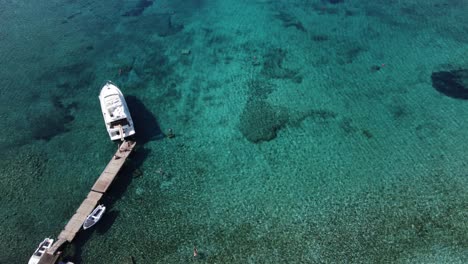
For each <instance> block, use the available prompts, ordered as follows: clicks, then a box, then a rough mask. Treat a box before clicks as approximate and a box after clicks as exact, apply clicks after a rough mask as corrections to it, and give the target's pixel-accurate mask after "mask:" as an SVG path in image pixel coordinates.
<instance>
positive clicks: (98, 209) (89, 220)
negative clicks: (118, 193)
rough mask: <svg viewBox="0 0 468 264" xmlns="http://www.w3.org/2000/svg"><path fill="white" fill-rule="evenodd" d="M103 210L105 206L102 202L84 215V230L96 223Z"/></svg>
mask: <svg viewBox="0 0 468 264" xmlns="http://www.w3.org/2000/svg"><path fill="white" fill-rule="evenodd" d="M105 211H106V207H105V206H104V205H102V204H101V205H98V206H97V207H96V208H94V210H93V212H92V213H91V214H89V215H88V217H86V220H85V221H84V223H83V229H85V230H86V229H88V228H90V227H92V226H93V225H94V224H96V223H97V222H98V221H99V220H100V219H101V217H102V215H103V214H104V212H105Z"/></svg>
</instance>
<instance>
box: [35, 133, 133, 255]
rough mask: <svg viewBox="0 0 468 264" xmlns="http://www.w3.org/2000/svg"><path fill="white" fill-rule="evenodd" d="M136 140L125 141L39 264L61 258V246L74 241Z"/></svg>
mask: <svg viewBox="0 0 468 264" xmlns="http://www.w3.org/2000/svg"><path fill="white" fill-rule="evenodd" d="M135 145H136V142H134V141H123V142H122V144H121V145H120V147H119V149H118V150H117V152H116V153H115V155H114V156H113V157H112V159H111V161H110V162H109V164H107V166H106V168H105V169H104V171H103V172H102V173H101V176H99V178H98V179H97V181H96V182H95V183H94V185H93V187H92V188H91V191H90V192H89V193H88V196H87V197H86V199H85V200H84V201H83V202H82V203H81V205H80V207H78V209H77V210H76V213H75V214H74V215H73V216H72V218H71V219H70V220H69V221H68V223H67V225H66V226H65V228H64V229H63V230H62V232H60V234H59V236H58V239H57V241H56V242H55V243H54V244H53V245H52V247H50V248H49V249H48V250H47V252H46V253H45V254H44V255H43V257H42V258H41V260H40V261H39V263H38V264H54V263H55V262H56V261H57V259H58V258H59V256H60V254H61V252H60V251H58V250H59V248H60V247H61V246H62V245H63V244H65V243H66V242H72V240H73V239H74V238H75V236H76V234H77V233H78V231H80V229H81V226H82V225H83V223H84V221H85V220H86V217H87V216H88V215H89V214H90V213H91V212H92V211H93V210H94V208H95V207H96V206H97V204H98V202H99V200H100V199H101V198H102V196H103V195H104V194H105V192H106V191H107V189H108V188H109V186H110V185H111V183H112V181H113V180H114V178H115V177H116V176H117V174H118V173H119V171H120V169H121V168H122V166H123V164H124V162H125V160H126V159H127V158H128V156H129V155H130V153H131V152H132V150H133V148H134V147H135Z"/></svg>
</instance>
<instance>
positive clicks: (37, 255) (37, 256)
mask: <svg viewBox="0 0 468 264" xmlns="http://www.w3.org/2000/svg"><path fill="white" fill-rule="evenodd" d="M53 243H54V240H53V239H52V238H46V239H44V241H42V242H41V243H40V244H39V246H38V247H37V249H36V251H34V254H33V255H32V256H31V258H30V259H29V262H28V264H37V263H39V261H40V260H41V258H42V256H43V255H44V253H45V252H46V250H47V249H49V248H50V247H51V246H52V244H53Z"/></svg>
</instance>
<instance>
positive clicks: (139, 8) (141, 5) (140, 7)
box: [123, 0, 153, 16]
mask: <svg viewBox="0 0 468 264" xmlns="http://www.w3.org/2000/svg"><path fill="white" fill-rule="evenodd" d="M152 5H153V1H152V0H140V1H139V2H138V4H137V5H136V6H135V7H134V8H132V9H131V10H129V11H127V12H125V13H124V14H123V16H139V15H141V14H142V13H143V11H145V9H146V8H148V7H150V6H152Z"/></svg>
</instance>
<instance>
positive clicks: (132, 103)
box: [125, 95, 164, 145]
mask: <svg viewBox="0 0 468 264" xmlns="http://www.w3.org/2000/svg"><path fill="white" fill-rule="evenodd" d="M125 100H126V101H127V105H128V108H129V109H130V112H131V114H132V118H133V122H134V123H135V131H136V134H135V135H136V136H135V140H136V142H137V144H139V145H143V144H145V143H147V142H149V141H153V140H158V139H162V138H164V133H163V132H162V131H161V128H160V127H159V123H158V120H157V119H156V117H155V116H154V115H153V113H151V111H149V110H148V108H146V106H145V105H144V104H143V103H142V102H141V101H140V100H139V99H138V98H136V97H135V96H133V95H129V96H126V97H125Z"/></svg>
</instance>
